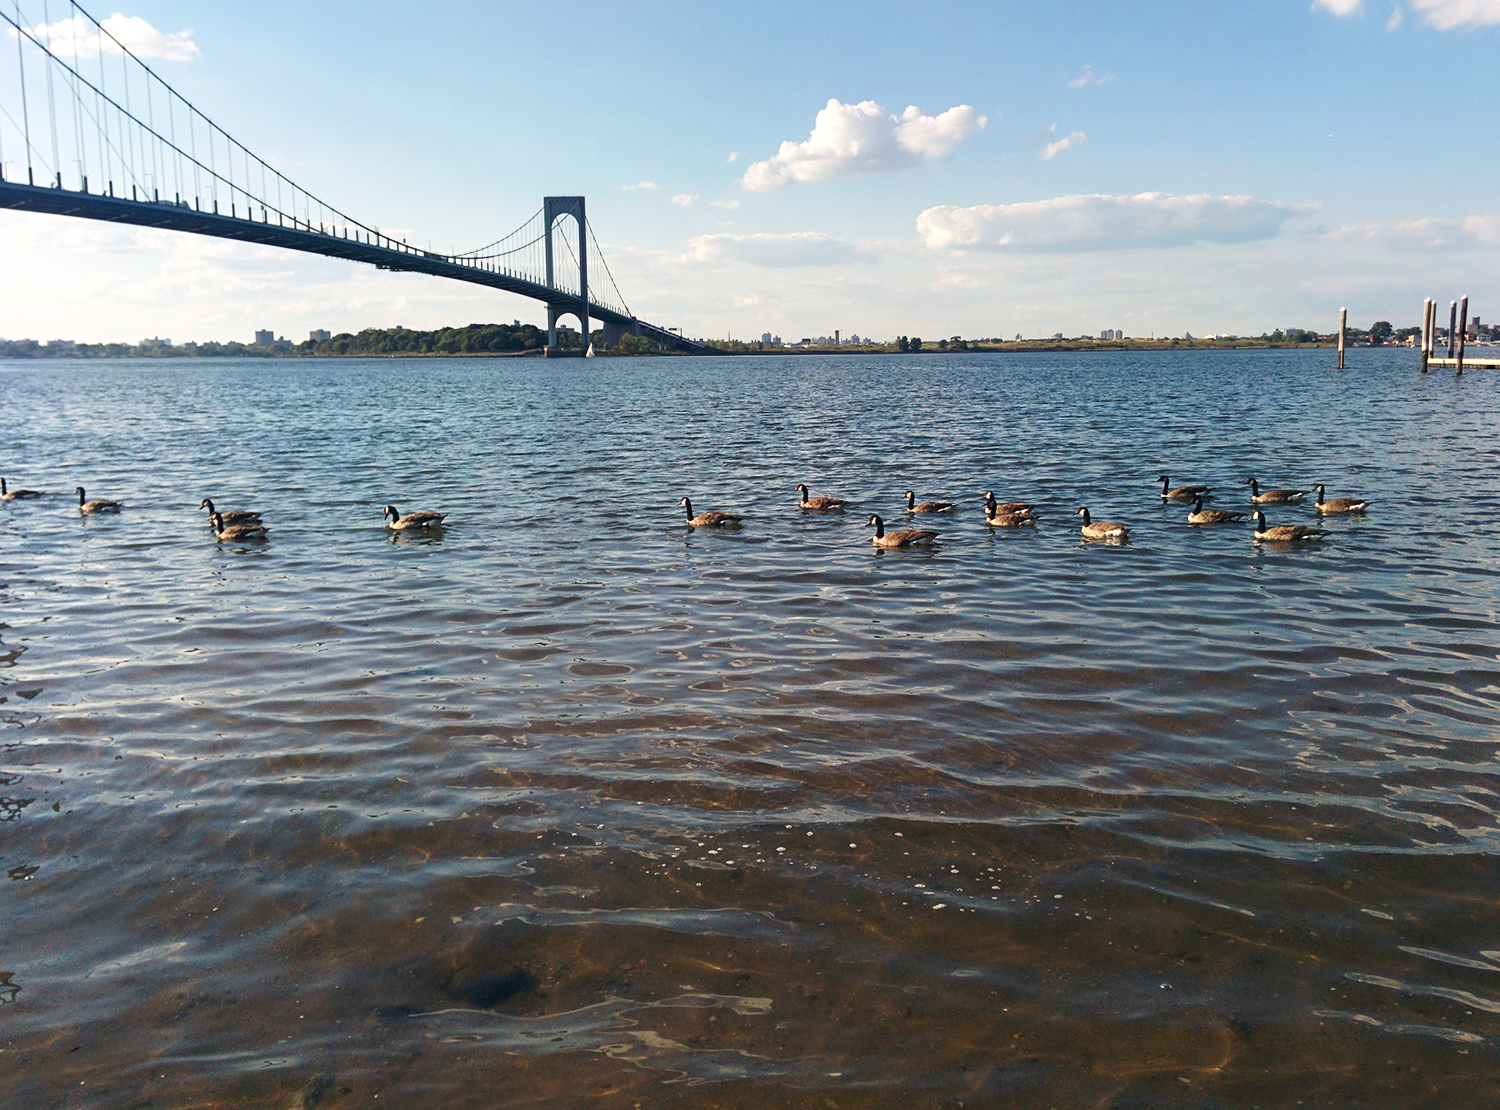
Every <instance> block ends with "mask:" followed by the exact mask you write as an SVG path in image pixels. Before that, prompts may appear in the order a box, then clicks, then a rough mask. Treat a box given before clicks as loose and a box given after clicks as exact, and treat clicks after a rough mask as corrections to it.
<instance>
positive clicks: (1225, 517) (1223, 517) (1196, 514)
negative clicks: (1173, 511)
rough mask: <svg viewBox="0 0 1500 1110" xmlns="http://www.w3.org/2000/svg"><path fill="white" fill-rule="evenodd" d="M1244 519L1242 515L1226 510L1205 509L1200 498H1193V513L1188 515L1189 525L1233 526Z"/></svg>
mask: <svg viewBox="0 0 1500 1110" xmlns="http://www.w3.org/2000/svg"><path fill="white" fill-rule="evenodd" d="M1244 519H1245V514H1244V513H1232V512H1230V511H1229V510H1228V509H1205V508H1204V507H1203V498H1201V497H1195V498H1193V511H1192V512H1190V513H1188V523H1189V524H1233V523H1234V522H1235V521H1237V520H1244Z"/></svg>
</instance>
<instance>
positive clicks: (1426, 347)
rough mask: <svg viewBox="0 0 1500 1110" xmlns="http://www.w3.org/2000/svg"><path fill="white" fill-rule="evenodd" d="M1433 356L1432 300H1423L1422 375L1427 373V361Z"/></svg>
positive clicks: (1427, 298) (1428, 298) (1429, 298)
mask: <svg viewBox="0 0 1500 1110" xmlns="http://www.w3.org/2000/svg"><path fill="white" fill-rule="evenodd" d="M1431 354H1432V298H1431V297H1423V298H1422V353H1421V355H1420V356H1419V361H1420V363H1421V366H1422V373H1424V374H1425V373H1427V359H1428V358H1429V357H1430V356H1431Z"/></svg>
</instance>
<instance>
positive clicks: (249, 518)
mask: <svg viewBox="0 0 1500 1110" xmlns="http://www.w3.org/2000/svg"><path fill="white" fill-rule="evenodd" d="M198 508H200V509H207V510H208V519H209V523H212V522H213V518H214V516H215V515H216V514H217V515H218V516H221V517H223V518H224V523H225V524H259V523H260V514H259V513H252V512H248V511H246V510H244V509H231V510H230V511H229V512H227V513H221V512H219V510H218V509H216V508H214V503H213V501H212V500H210V499H209V498H207V497H205V498H204V499H203V500H202V501H200V502H199V503H198Z"/></svg>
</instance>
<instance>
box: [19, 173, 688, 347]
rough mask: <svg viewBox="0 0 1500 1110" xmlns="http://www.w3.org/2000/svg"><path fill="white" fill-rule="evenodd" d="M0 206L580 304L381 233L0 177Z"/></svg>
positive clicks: (657, 333)
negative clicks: (345, 232) (351, 232)
mask: <svg viewBox="0 0 1500 1110" xmlns="http://www.w3.org/2000/svg"><path fill="white" fill-rule="evenodd" d="M0 208H12V209H16V210H17V211H21V212H45V213H47V214H49V215H54V216H76V217H80V218H82V219H87V220H103V221H105V222H107V223H119V224H137V225H139V226H141V227H160V228H166V229H168V230H171V231H186V232H190V233H191V234H194V235H212V236H215V237H217V238H220V239H238V240H240V241H241V242H245V243H261V244H263V245H265V246H270V247H285V248H287V249H288V250H294V251H305V252H307V253H309V254H322V255H327V256H328V257H329V258H346V259H348V260H349V261H351V262H365V263H368V264H370V265H371V266H378V267H379V268H380V269H382V270H405V271H409V272H412V273H418V274H431V275H432V276H433V277H442V278H452V279H453V280H454V281H468V282H473V283H474V284H475V285H487V286H489V287H490V288H491V289H503V290H504V291H505V292H507V293H518V294H520V295H521V296H523V297H531V298H532V299H534V300H538V301H542V302H544V303H547V304H552V305H556V306H557V308H558V311H559V312H573V311H575V310H576V308H577V306H578V303H579V302H578V296H577V294H572V295H569V294H568V293H567V292H566V291H564V290H561V289H553V288H551V287H549V286H547V285H543V284H541V283H540V282H534V281H528V280H527V279H525V278H522V277H516V276H514V275H512V274H506V273H496V272H495V271H493V270H485V269H482V268H480V267H479V266H477V265H472V264H464V263H462V262H455V261H454V260H453V259H452V258H451V257H450V256H448V255H444V254H435V253H433V252H431V251H424V250H419V249H417V248H416V247H412V246H408V245H407V244H405V243H396V242H395V241H394V240H391V239H388V238H386V237H384V236H378V237H372V238H376V239H377V241H374V242H366V241H365V240H363V239H359V238H355V239H347V238H344V237H343V236H342V235H334V234H333V233H332V232H329V231H317V230H312V229H310V228H308V227H303V226H297V227H287V226H285V225H283V224H279V223H275V224H273V223H270V222H269V221H268V220H256V219H254V218H253V217H250V216H238V215H235V216H225V215H222V214H220V213H215V212H203V211H200V210H198V209H196V208H193V207H191V206H189V205H186V204H179V203H175V202H173V201H150V200H144V201H143V200H125V199H124V198H121V197H111V196H100V195H96V194H94V193H83V192H73V191H71V190H68V189H57V188H48V187H44V186H40V185H21V184H18V183H16V182H11V181H0ZM356 234H358V233H356ZM589 316H590V318H591V319H595V320H601V321H603V322H604V323H606V324H610V325H613V327H612V328H611V329H610V330H615V329H616V328H618V329H620V331H621V332H622V333H623V334H626V335H643V336H646V337H647V338H649V339H653V340H655V341H656V342H658V343H662V344H666V345H667V346H670V347H679V348H688V349H694V350H697V349H702V348H703V347H704V344H702V343H699V342H696V341H694V340H691V339H685V338H683V337H682V336H680V335H678V334H677V333H676V332H673V331H668V330H667V329H666V328H662V327H658V326H657V325H655V324H648V323H646V322H645V321H643V320H639V319H637V318H635V317H634V316H627V315H626V314H625V313H623V312H618V311H616V310H615V309H612V308H608V307H606V306H604V305H601V304H597V303H595V302H593V301H592V300H591V301H590V302H589Z"/></svg>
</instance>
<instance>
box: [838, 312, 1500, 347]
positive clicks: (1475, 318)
mask: <svg viewBox="0 0 1500 1110" xmlns="http://www.w3.org/2000/svg"><path fill="white" fill-rule="evenodd" d="M1474 322H1475V323H1478V322H1479V317H1478V316H1476V317H1474ZM833 345H834V346H835V347H837V346H838V345H839V329H838V328H834V329H833Z"/></svg>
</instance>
